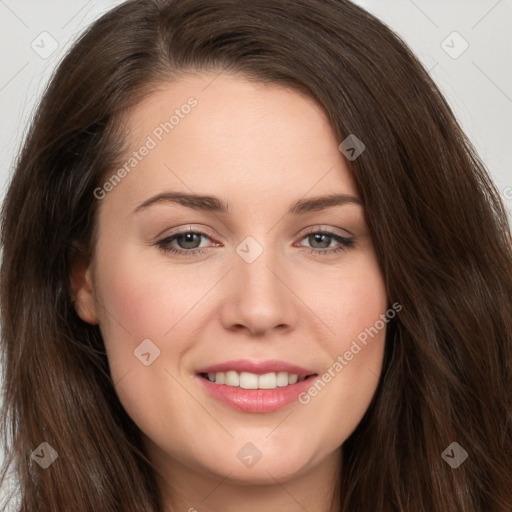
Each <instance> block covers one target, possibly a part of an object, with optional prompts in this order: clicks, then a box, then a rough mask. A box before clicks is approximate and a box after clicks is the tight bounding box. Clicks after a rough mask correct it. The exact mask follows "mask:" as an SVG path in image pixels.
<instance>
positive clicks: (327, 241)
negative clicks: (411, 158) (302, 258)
mask: <svg viewBox="0 0 512 512" xmlns="http://www.w3.org/2000/svg"><path fill="white" fill-rule="evenodd" d="M204 239H206V240H210V242H211V241H212V239H211V237H210V236H209V235H208V234H206V233H203V232H202V231H192V230H188V231H180V232H177V233H173V234H172V235H169V236H167V237H165V238H163V239H162V240H160V241H158V242H157V243H156V244H155V245H156V246H157V247H159V248H160V249H161V250H162V251H163V252H164V253H171V254H177V255H179V256H201V255H203V254H206V253H207V252H208V250H209V249H210V248H211V247H209V246H208V244H206V245H201V243H202V241H203V240H204ZM304 239H307V241H308V243H309V244H310V247H304V246H303V245H302V244H301V245H300V247H302V248H303V249H304V250H305V251H306V252H307V253H309V254H313V255H322V256H324V255H332V254H337V253H339V252H341V251H345V250H347V249H349V248H351V247H353V245H354V239H353V238H348V237H345V236H342V235H339V234H337V233H334V232H331V231H324V230H316V231H315V230H312V231H310V232H308V233H306V234H305V235H303V236H302V238H301V240H304ZM333 242H334V244H335V245H334V246H332V244H333ZM336 244H337V245H336ZM217 245H218V244H217Z"/></svg>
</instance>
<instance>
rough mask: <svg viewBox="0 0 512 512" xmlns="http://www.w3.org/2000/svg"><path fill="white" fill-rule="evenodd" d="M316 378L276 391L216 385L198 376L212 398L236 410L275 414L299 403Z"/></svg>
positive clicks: (309, 378) (278, 388)
mask: <svg viewBox="0 0 512 512" xmlns="http://www.w3.org/2000/svg"><path fill="white" fill-rule="evenodd" d="M316 377H317V375H314V376H311V377H308V378H307V379H304V380H303V381H301V382H297V383H296V384H290V385H288V386H283V387H277V388H275V389H243V388H240V387H236V388H235V387H233V386H226V385H225V384H216V383H215V382H211V381H209V380H208V379H205V378H204V377H201V376H200V375H198V376H197V378H198V379H199V380H200V381H201V383H202V385H203V386H205V388H206V391H207V392H208V393H209V394H210V395H211V396H213V397H214V398H216V399H217V400H219V401H220V402H222V403H223V404H226V405H229V406H230V407H232V408H234V409H238V410H240V411H244V412H252V413H255V412H274V411H277V410H279V409H282V408H283V407H286V406H287V405H290V404H291V403H293V402H294V401H298V395H299V394H300V393H302V392H303V391H305V390H306V389H308V388H309V387H310V386H311V385H312V383H313V382H314V380H315V378H316Z"/></svg>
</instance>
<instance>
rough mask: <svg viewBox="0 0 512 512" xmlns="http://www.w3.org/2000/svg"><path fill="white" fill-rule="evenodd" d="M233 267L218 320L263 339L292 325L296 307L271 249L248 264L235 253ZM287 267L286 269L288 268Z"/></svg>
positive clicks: (286, 272)
mask: <svg viewBox="0 0 512 512" xmlns="http://www.w3.org/2000/svg"><path fill="white" fill-rule="evenodd" d="M234 259H235V261H234V268H233V270H232V271H231V272H230V273H229V276H228V277H227V281H226V283H225V286H226V290H225V294H224V301H223V304H222V311H221V321H222V323H223V325H224V327H225V328H226V329H228V330H231V331H240V332H241V331H244V330H245V331H248V332H249V333H250V334H252V335H253V336H267V335H270V334H271V332H272V331H274V330H279V331H280V332H281V333H284V332H286V331H288V330H291V329H293V328H294V327H295V326H296V322H297V319H298V311H297V308H298V304H300V301H299V300H298V299H297V297H296V296H295V295H294V293H293V282H291V280H292V277H291V273H290V272H289V270H286V268H287V267H286V262H283V261H278V258H277V257H276V256H274V255H273V253H272V249H264V250H263V252H262V254H261V255H260V256H259V257H258V258H257V259H256V260H255V261H253V262H252V263H248V262H246V261H244V260H243V259H242V258H240V257H239V256H238V255H236V254H235V256H234ZM288 268H289V267H288Z"/></svg>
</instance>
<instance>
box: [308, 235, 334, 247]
mask: <svg viewBox="0 0 512 512" xmlns="http://www.w3.org/2000/svg"><path fill="white" fill-rule="evenodd" d="M312 236H313V239H314V241H315V243H316V242H320V245H321V248H322V249H325V248H327V247H329V244H330V236H329V235H323V234H319V233H317V234H316V235H312ZM322 237H323V238H324V240H323V242H322V240H321V239H322Z"/></svg>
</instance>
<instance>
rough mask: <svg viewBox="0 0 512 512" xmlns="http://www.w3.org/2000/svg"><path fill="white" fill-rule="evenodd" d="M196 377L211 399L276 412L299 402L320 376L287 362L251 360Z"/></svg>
mask: <svg viewBox="0 0 512 512" xmlns="http://www.w3.org/2000/svg"><path fill="white" fill-rule="evenodd" d="M196 375H197V377H198V378H199V381H200V383H201V384H202V386H203V388H204V389H205V390H206V392H207V395H208V396H209V397H211V398H214V399H216V400H217V401H219V402H220V403H222V404H224V405H228V406H230V407H231V408H234V409H237V410H241V411H244V412H250V413H263V412H273V411H276V410H278V409H281V408H283V407H285V406H287V405H290V404H292V403H294V402H296V401H297V400H298V395H299V394H300V393H301V392H303V391H304V390H306V389H307V388H308V387H309V386H311V385H312V383H313V381H314V379H315V378H316V377H318V373H316V372H314V371H313V370H308V369H305V368H302V367H300V366H296V365H292V364H289V363H286V362H284V361H260V362H256V361H250V360H238V361H230V362H226V363H221V364H217V365H213V366H210V367H208V368H202V369H200V370H199V371H198V372H197V374H196Z"/></svg>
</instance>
